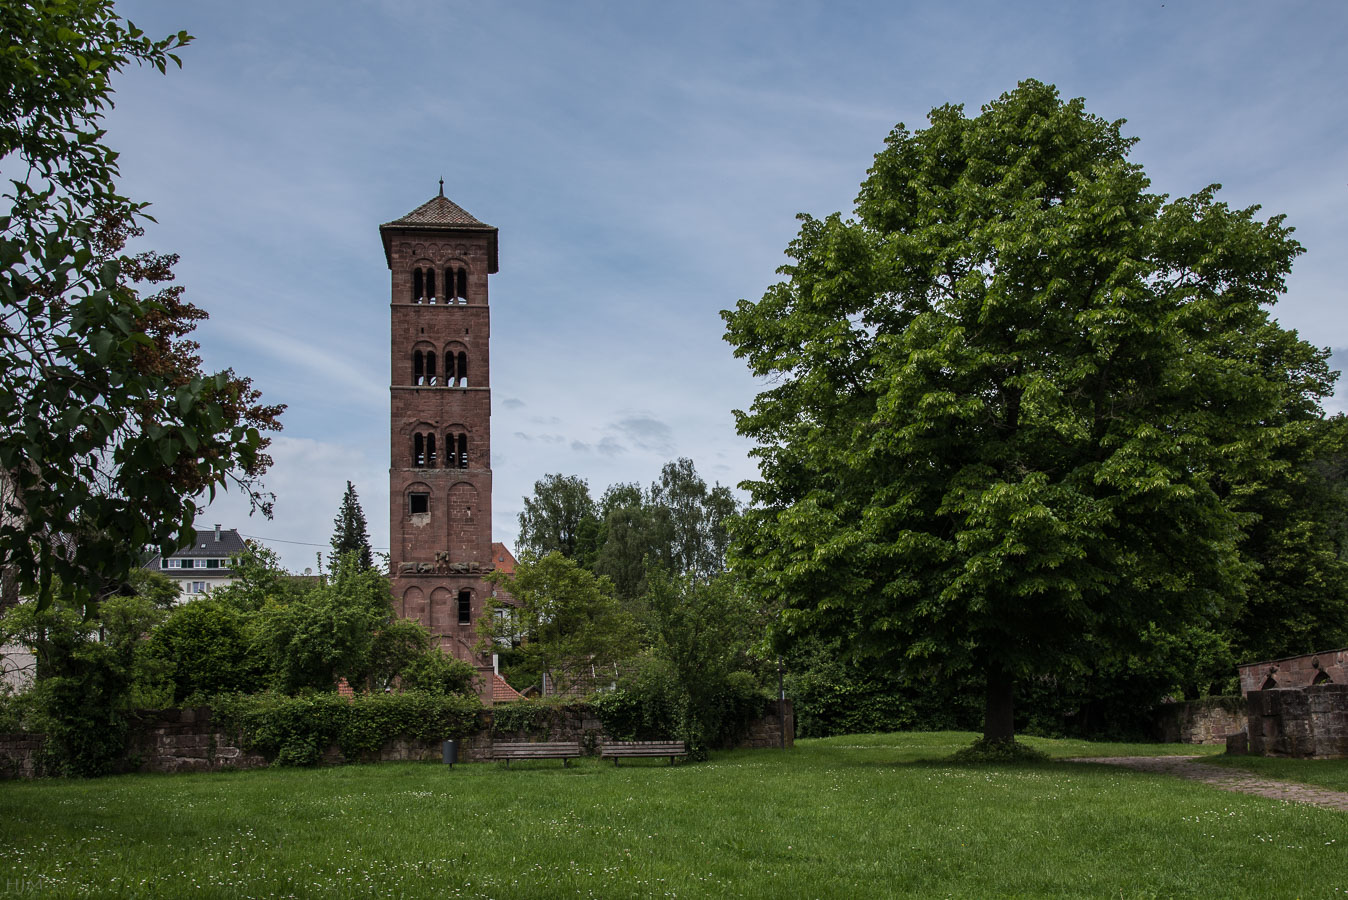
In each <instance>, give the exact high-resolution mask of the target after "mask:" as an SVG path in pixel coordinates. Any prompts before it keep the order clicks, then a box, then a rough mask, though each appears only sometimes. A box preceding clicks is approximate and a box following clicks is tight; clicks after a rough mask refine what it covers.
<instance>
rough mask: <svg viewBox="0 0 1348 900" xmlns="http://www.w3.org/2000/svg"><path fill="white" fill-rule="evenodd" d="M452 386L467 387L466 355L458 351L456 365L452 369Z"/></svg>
mask: <svg viewBox="0 0 1348 900" xmlns="http://www.w3.org/2000/svg"><path fill="white" fill-rule="evenodd" d="M454 386H455V387H468V354H467V353H464V352H463V351H462V350H460V351H459V359H458V365H456V366H455V367H454Z"/></svg>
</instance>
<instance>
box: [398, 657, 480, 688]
mask: <svg viewBox="0 0 1348 900" xmlns="http://www.w3.org/2000/svg"><path fill="white" fill-rule="evenodd" d="M399 673H400V675H401V677H402V688H403V690H406V691H420V692H422V693H426V694H462V695H464V696H466V697H467V696H475V693H474V682H475V681H476V679H477V669H476V668H474V667H473V666H472V665H470V664H469V663H466V662H464V661H463V660H461V659H455V658H454V657H452V656H450V655H449V654H448V653H445V652H444V651H443V650H441V649H439V648H438V647H435V648H431V649H429V650H426V651H424V652H423V653H421V654H419V655H417V656H414V657H412V658H411V659H409V660H408V661H407V662H406V663H405V664H404V665H403V666H402V668H401V669H399Z"/></svg>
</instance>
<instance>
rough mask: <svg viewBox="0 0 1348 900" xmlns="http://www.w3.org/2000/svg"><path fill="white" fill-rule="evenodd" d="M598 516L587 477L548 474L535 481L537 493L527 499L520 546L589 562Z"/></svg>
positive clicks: (539, 554) (541, 553)
mask: <svg viewBox="0 0 1348 900" xmlns="http://www.w3.org/2000/svg"><path fill="white" fill-rule="evenodd" d="M598 524H599V522H598V519H597V517H596V516H595V505H594V500H593V499H592V498H591V497H590V486H589V485H588V484H587V483H586V481H585V479H583V478H579V477H577V476H575V475H565V476H564V475H560V474H558V475H545V476H543V478H542V479H540V480H539V481H536V482H534V495H533V496H532V497H525V498H524V509H523V510H522V511H521V512H520V533H519V546H518V549H519V551H520V553H521V554H531V555H533V556H537V557H540V558H541V557H544V556H547V555H548V554H549V553H560V554H561V555H562V556H565V557H567V558H568V559H577V560H579V561H580V562H581V564H582V565H587V566H588V565H589V560H590V559H592V558H593V556H594V552H595V539H596V536H597V529H598Z"/></svg>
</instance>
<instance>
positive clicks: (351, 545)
mask: <svg viewBox="0 0 1348 900" xmlns="http://www.w3.org/2000/svg"><path fill="white" fill-rule="evenodd" d="M332 524H333V526H334V530H333V532H332V558H333V559H334V560H338V559H341V558H342V554H343V553H356V554H358V555H359V558H360V566H361V568H362V569H368V568H370V567H371V566H373V565H374V559H373V557H372V556H371V553H370V535H369V532H368V530H367V529H366V527H365V511H364V510H362V509H361V508H360V498H359V497H357V496H356V488H355V486H354V485H353V484H352V483H351V482H349V481H348V482H347V483H346V493H345V494H343V495H342V505H341V508H340V509H338V510H337V518H335V519H333V520H332Z"/></svg>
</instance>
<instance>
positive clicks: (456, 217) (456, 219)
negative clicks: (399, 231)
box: [388, 194, 491, 228]
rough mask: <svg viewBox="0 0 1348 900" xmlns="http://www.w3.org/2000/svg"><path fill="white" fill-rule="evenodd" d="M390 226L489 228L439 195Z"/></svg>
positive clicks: (460, 207) (451, 201)
mask: <svg viewBox="0 0 1348 900" xmlns="http://www.w3.org/2000/svg"><path fill="white" fill-rule="evenodd" d="M388 224H390V225H476V226H478V227H480V228H490V227H491V226H490V225H487V224H486V223H484V222H479V221H478V220H477V219H474V218H473V217H472V215H470V214H469V213H468V211H467V210H465V209H464V208H463V207H462V206H460V205H459V204H457V203H455V202H454V201H453V200H451V199H449V198H448V197H446V196H445V195H444V194H441V195H440V196H438V197H432V198H431V199H429V200H427V201H426V202H425V203H423V204H421V205H420V206H418V207H417V208H416V209H414V210H412V211H411V212H410V213H408V214H407V215H405V216H403V217H402V218H401V219H394V220H393V221H392V222H389V223H388Z"/></svg>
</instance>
